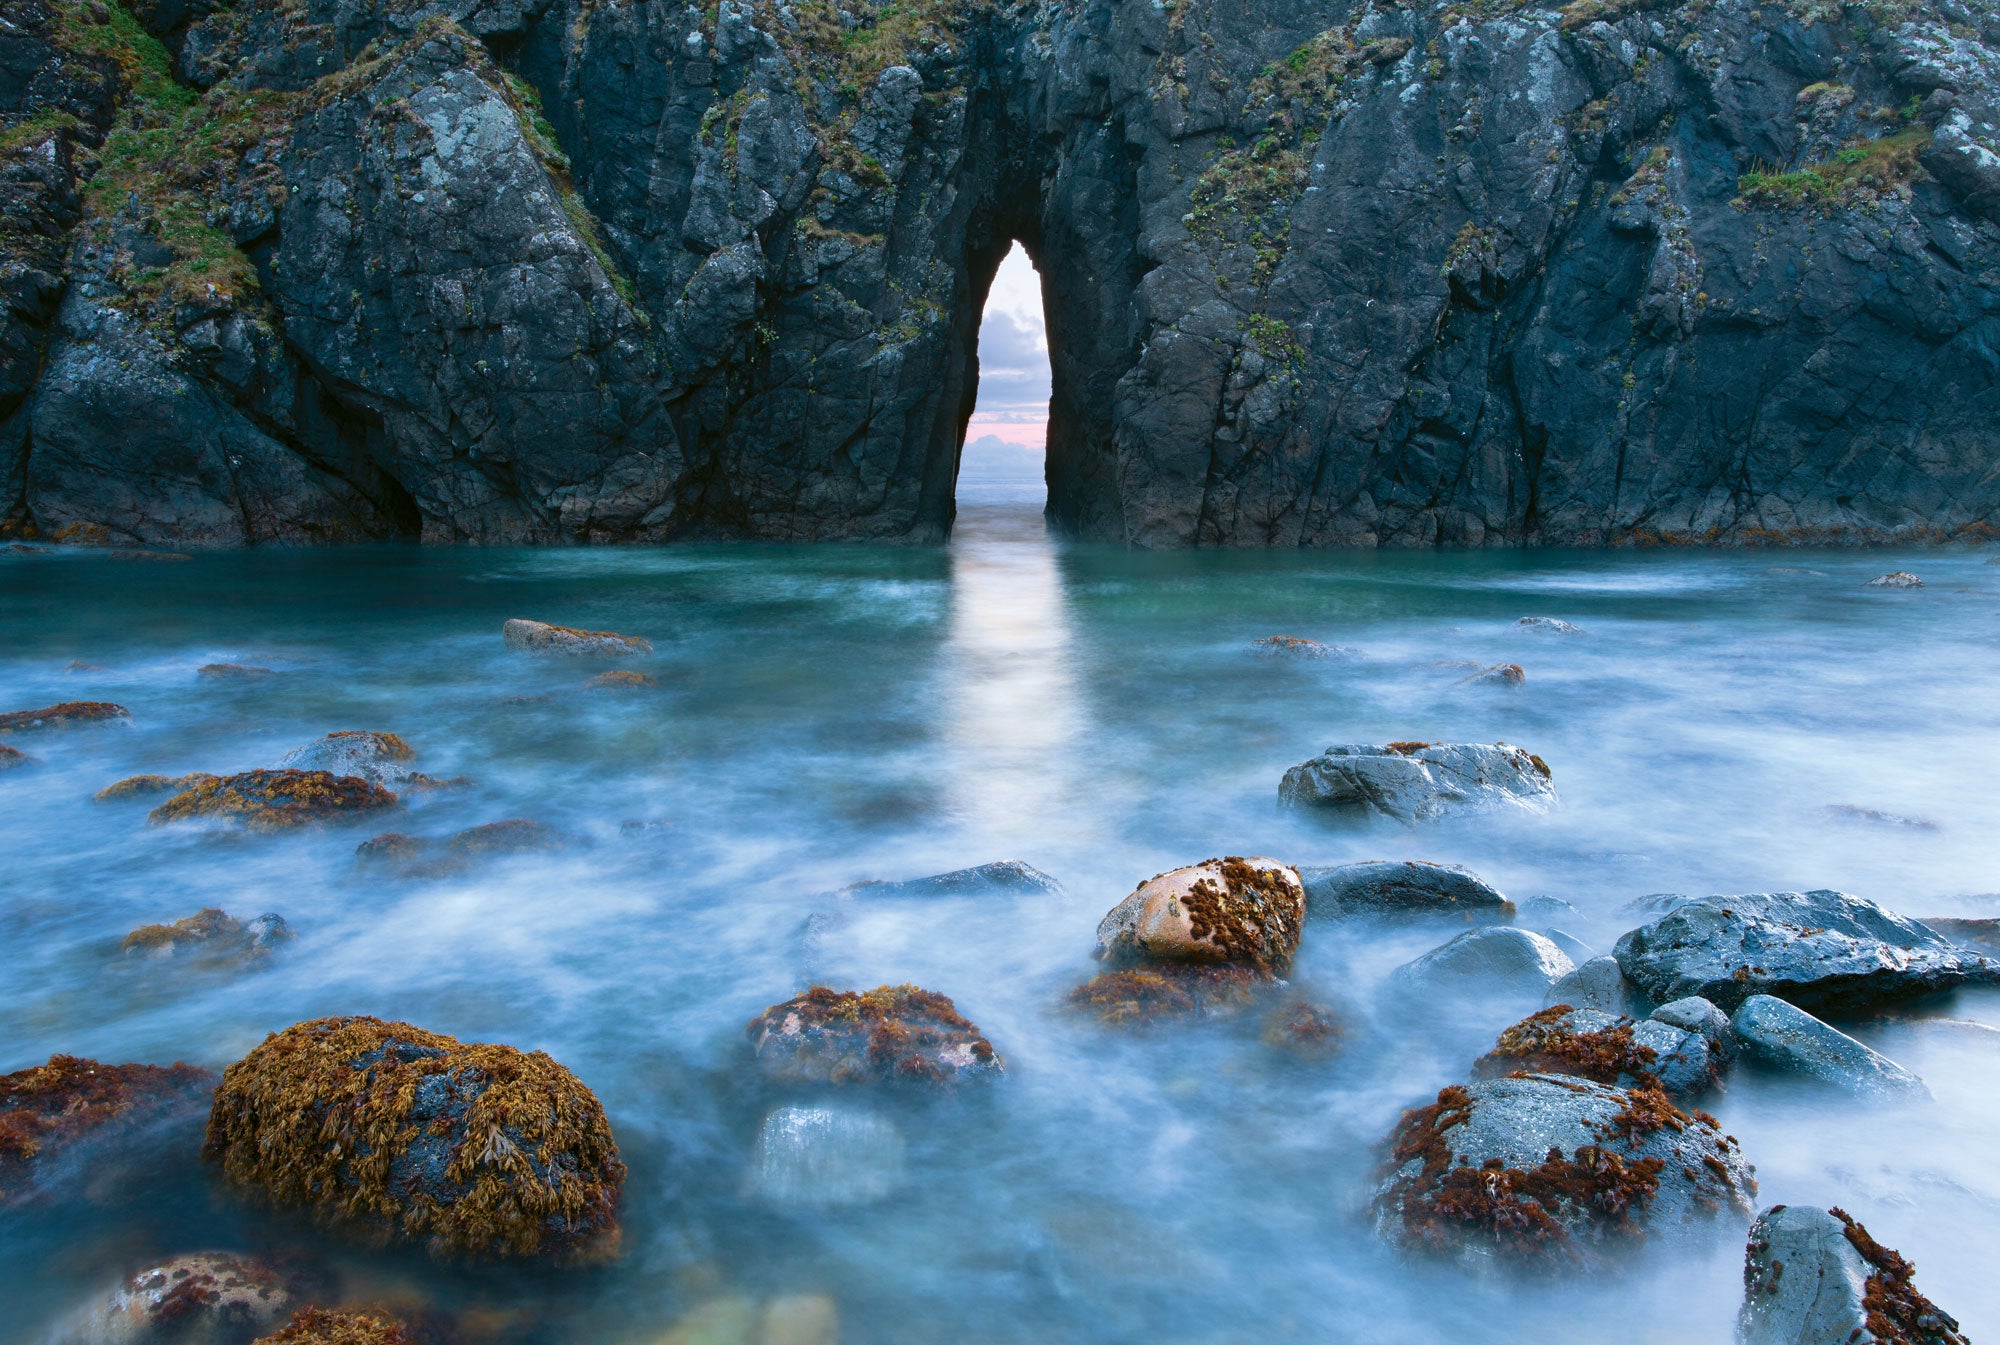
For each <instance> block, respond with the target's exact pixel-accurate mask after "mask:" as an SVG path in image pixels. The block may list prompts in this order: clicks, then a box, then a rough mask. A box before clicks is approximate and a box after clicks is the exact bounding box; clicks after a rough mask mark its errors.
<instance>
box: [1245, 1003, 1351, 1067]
mask: <svg viewBox="0 0 2000 1345" xmlns="http://www.w3.org/2000/svg"><path fill="white" fill-rule="evenodd" d="M1258 1035H1259V1036H1260V1037H1261V1038H1262V1039H1263V1042H1264V1044H1265V1045H1266V1046H1273V1047H1276V1048H1277V1049H1278V1050H1281V1051H1287V1052H1289V1053H1291V1054H1293V1055H1297V1056H1304V1057H1305V1058H1307V1059H1324V1058H1325V1057H1327V1056H1331V1055H1334V1054H1335V1053H1337V1052H1338V1051H1339V1050H1340V1048H1341V1045H1342V1043H1343V1042H1344V1041H1345V1040H1346V1037H1347V1024H1346V1022H1345V1021H1344V1020H1343V1019H1342V1018H1341V1016H1340V1015H1339V1014H1337V1013H1335V1012H1334V1011H1333V1010H1332V1009H1330V1008H1328V1007H1327V1006H1326V1005H1324V1004H1315V1003H1313V1002H1312V1001H1311V1000H1303V999H1301V1000H1294V1001H1293V1002H1292V1003H1290V1004H1287V1005H1285V1006H1284V1007H1283V1008H1280V1009H1276V1010H1274V1011H1273V1012H1271V1013H1269V1014H1267V1015H1265V1017H1264V1026H1263V1029H1262V1031H1261V1032H1260V1033H1259V1034H1258Z"/></svg>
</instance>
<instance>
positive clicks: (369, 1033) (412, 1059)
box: [206, 1018, 625, 1260]
mask: <svg viewBox="0 0 2000 1345" xmlns="http://www.w3.org/2000/svg"><path fill="white" fill-rule="evenodd" d="M357 1141H358V1142H360V1143H363V1144H365V1145H366V1146H367V1147H366V1149H365V1151H364V1152H365V1157H366V1161H358V1155H357V1154H356V1153H355V1152H354V1151H353V1146H354V1145H355V1144H356V1142H357ZM206 1152H207V1154H208V1156H209V1158H211V1159H212V1160H214V1161H215V1162H217V1163H219V1164H220V1165H221V1167H222V1170H223V1172H224V1174H225V1175H226V1176H227V1177H228V1178H229V1179H230V1180H231V1181H232V1182H235V1183H236V1184H237V1185H239V1186H243V1187H247V1188H250V1189H252V1190H255V1191H258V1192H260V1193H261V1194H263V1195H264V1196H266V1197H268V1198H269V1199H270V1200H272V1201H273V1202H275V1203H277V1204H280V1205H289V1206H297V1207H301V1208H304V1209H306V1210H309V1211H310V1212H312V1213H313V1214H314V1215H315V1216H317V1217H320V1218H323V1219H326V1220H327V1221H329V1222H335V1223H340V1224H345V1225H349V1226H351V1227H354V1228H356V1229H358V1230H361V1231H363V1232H366V1233H368V1234H371V1235H373V1236H375V1237H377V1238H380V1239H382V1240H391V1239H395V1240H401V1241H406V1242H411V1243H417V1244H421V1245H423V1246H425V1247H426V1248H427V1249H428V1250H430V1251H431V1252H432V1253H433V1254H434V1255H452V1256H456V1255H462V1256H470V1257H474V1258H488V1257H511V1258H520V1257H539V1258H551V1259H555V1260H578V1259H594V1258H596V1257H598V1256H603V1255H609V1254H610V1253H611V1252H613V1251H614V1250H615V1249H616V1246H617V1242H618V1216H617V1208H618V1194H619V1189H620V1187H621V1186H622V1185H623V1183H624V1180H625V1165H624V1163H623V1162H621V1161H620V1160H619V1158H618V1146H617V1145H616V1143H614V1142H613V1140H612V1136H611V1127H610V1125H609V1124H608V1123H607V1122H606V1120H605V1118H604V1109H603V1107H601V1106H600V1105H599V1104H598V1101H597V1098H596V1096H595V1095H594V1094H593V1093H592V1092H591V1091H590V1090H589V1089H588V1088H586V1087H585V1086H584V1085H583V1083H582V1082H581V1081H580V1080H579V1079H577V1077H576V1076H575V1075H574V1074H571V1073H570V1072H569V1071H568V1070H567V1069H564V1068H563V1067H562V1066H561V1065H559V1064H557V1063H556V1062H555V1061H554V1060H552V1059H550V1058H549V1057H548V1056H547V1055H544V1054H543V1053H542V1052H540V1051H533V1052H525V1053H524V1052H521V1051H517V1050H515V1049H514V1048H513V1047H511V1046H502V1045H494V1044H485V1043H475V1044H468V1043H464V1042H460V1041H458V1040H456V1039H454V1038H452V1037H447V1036H444V1035H442V1034H440V1033H435V1032H426V1031H424V1030H423V1029H422V1028H418V1027H413V1026H411V1025H410V1024H408V1023H392V1022H384V1021H382V1020H381V1019H379V1018H321V1019H317V1020H315V1021H312V1022H306V1023H298V1024H295V1025H294V1026H292V1027H289V1028H286V1029H285V1030H284V1031H283V1032H277V1033H273V1034H272V1035H271V1036H270V1037H268V1038H266V1039H265V1040H264V1042H263V1044H262V1045H260V1046H258V1047H257V1048H256V1049H255V1050H253V1051H251V1052H250V1054H248V1055H247V1056H245V1057H244V1058H243V1059H241V1060H239V1061H237V1062H236V1063H235V1064H233V1065H231V1066H230V1067H229V1068H228V1069H227V1070H226V1071H225V1072H224V1073H223V1077H222V1086H221V1087H220V1088H219V1089H218V1090H217V1091H216V1095H215V1105H214V1107H213V1109H212V1110H211V1112H210V1113H209V1121H208V1143H207V1149H206Z"/></svg>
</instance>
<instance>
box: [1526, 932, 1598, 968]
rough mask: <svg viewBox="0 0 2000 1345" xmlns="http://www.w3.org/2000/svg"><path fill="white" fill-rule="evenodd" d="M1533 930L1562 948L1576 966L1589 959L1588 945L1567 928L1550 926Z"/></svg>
mask: <svg viewBox="0 0 2000 1345" xmlns="http://www.w3.org/2000/svg"><path fill="white" fill-rule="evenodd" d="M1535 932H1536V933H1537V934H1540V935H1541V936H1542V937H1543V938H1545V939H1547V940H1548V941H1549V942H1550V943H1552V944H1554V945H1555V946H1556V947H1558V948H1560V949H1562V950H1563V952H1564V953H1565V954H1567V955H1568V957H1569V960H1570V961H1572V962H1574V963H1576V964H1577V965H1578V966H1582V965H1583V964H1584V963H1586V962H1588V961H1590V960H1591V956H1590V945H1589V944H1587V943H1585V942H1584V941H1583V940H1582V939H1579V938H1578V937H1576V935H1574V934H1572V933H1570V932H1569V931H1568V930H1566V929H1556V928H1553V927H1551V928H1548V929H1539V930H1536V931H1535Z"/></svg>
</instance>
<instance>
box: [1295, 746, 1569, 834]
mask: <svg viewBox="0 0 2000 1345" xmlns="http://www.w3.org/2000/svg"><path fill="white" fill-rule="evenodd" d="M1278 802H1279V803H1280V804H1282V805H1284V806H1286V807H1289V808H1304V809H1312V810H1315V811H1320V812H1324V813H1328V814H1332V815H1346V816H1352V817H1364V816H1367V815H1370V814H1380V815H1382V816H1385V817H1393V818H1395V819H1396V820H1398V821H1401V822H1422V821H1428V820H1430V819H1433V818H1437V817H1443V816H1445V815H1447V814H1450V813H1454V812H1480V811H1487V810H1491V809H1495V808H1518V809H1521V810H1524V811H1526V812H1535V813H1540V812H1547V811H1548V810H1549V809H1551V808H1553V807H1554V806H1555V804H1556V788H1555V784H1554V780H1553V776H1552V774H1551V772H1550V770H1549V768H1548V765H1547V763H1545V762H1544V761H1543V760H1542V759H1541V758H1540V757H1538V756H1536V755H1534V754H1533V753H1531V752H1526V751H1523V750H1522V749H1521V748H1518V747H1510V746H1508V745H1507V744H1506V743H1492V744H1486V743H1430V742H1414V741H1413V742H1393V743H1379V744H1372V743H1348V744H1345V745H1342V746H1338V747H1329V748H1327V749H1326V750H1325V751H1324V752H1322V753H1321V754H1320V755H1319V756H1317V757H1314V758H1313V759H1312V760H1311V761H1308V762H1305V763H1303V764H1302V765H1298V766H1294V767H1292V768H1291V769H1290V770H1288V771H1286V772H1285V778H1284V779H1283V780H1282V781H1281V782H1280V783H1279V785H1278Z"/></svg>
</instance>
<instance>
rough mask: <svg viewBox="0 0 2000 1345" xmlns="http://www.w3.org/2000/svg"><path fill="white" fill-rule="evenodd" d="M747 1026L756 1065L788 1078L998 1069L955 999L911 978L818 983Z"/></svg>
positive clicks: (970, 1075)
mask: <svg viewBox="0 0 2000 1345" xmlns="http://www.w3.org/2000/svg"><path fill="white" fill-rule="evenodd" d="M746 1031H747V1032H748V1034H749V1037H750V1041H751V1046H752V1049H753V1051H754V1052H755V1054H756V1058H757V1065H758V1068H759V1069H761V1070H762V1071H763V1073H764V1075H765V1077H767V1078H770V1079H773V1080H777V1081H780V1082H786V1083H831V1084H873V1083H882V1082H909V1083H923V1084H954V1083H957V1082H959V1081H961V1080H968V1079H983V1078H989V1077H991V1076H993V1075H996V1074H999V1073H1000V1072H1001V1063H1000V1057H999V1056H998V1055H997V1054H995V1052H994V1050H993V1044H992V1043H991V1042H989V1041H987V1040H986V1038H985V1037H983V1036H981V1035H980V1034H979V1029H978V1028H977V1027H975V1026H973V1025H972V1024H971V1023H970V1022H967V1021H966V1019H965V1018H964V1017H963V1016H961V1015H960V1014H959V1012H958V1008H957V1006H956V1005H954V1004H953V1003H952V1002H951V1001H950V1000H949V999H947V998H946V997H945V996H943V995H940V994H936V993H934V992H933V991H929V990H922V989H919V988H918V987H916V986H914V985H882V986H877V987H876V988H875V989H873V990H869V991H866V992H861V993H857V992H855V991H852V990H832V989H829V988H828V987H826V986H823V985H816V986H814V987H813V988H812V989H810V990H808V991H806V992H805V993H804V994H802V995H797V996H794V997H793V998H791V999H788V1000H786V1001H785V1002H784V1003H782V1004H773V1005H772V1006H771V1007H770V1008H768V1009H766V1010H764V1012H762V1013H760V1014H758V1015H757V1016H756V1017H755V1018H753V1019H751V1020H750V1023H749V1026H748V1028H747V1029H746Z"/></svg>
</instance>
